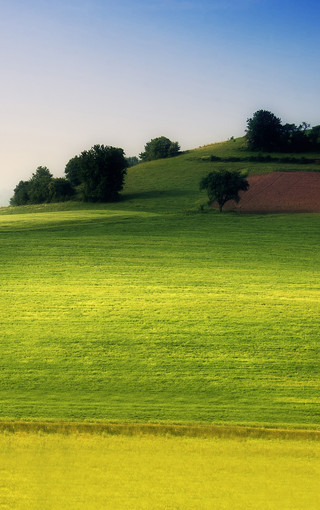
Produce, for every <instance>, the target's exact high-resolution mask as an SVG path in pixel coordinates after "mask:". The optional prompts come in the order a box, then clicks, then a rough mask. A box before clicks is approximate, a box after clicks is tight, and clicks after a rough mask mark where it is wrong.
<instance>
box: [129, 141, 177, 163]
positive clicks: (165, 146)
mask: <svg viewBox="0 0 320 510" xmlns="http://www.w3.org/2000/svg"><path fill="white" fill-rule="evenodd" d="M179 151H180V145H179V144H178V142H172V141H171V140H169V138H166V137H165V136H159V137H158V138H153V139H152V140H150V142H148V143H146V145H145V147H144V152H141V154H139V156H140V159H141V160H142V161H152V160H154V159H162V158H172V157H173V156H177V154H179Z"/></svg>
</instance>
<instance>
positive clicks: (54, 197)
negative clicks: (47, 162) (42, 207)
mask: <svg viewBox="0 0 320 510" xmlns="http://www.w3.org/2000/svg"><path fill="white" fill-rule="evenodd" d="M73 195H74V188H73V186H72V184H71V182H70V181H68V179H65V178H64V177H54V178H53V179H51V181H50V183H49V196H50V202H65V201H66V200H70V198H71V197H72V196H73Z"/></svg>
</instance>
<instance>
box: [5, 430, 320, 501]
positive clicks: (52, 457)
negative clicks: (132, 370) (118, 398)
mask: <svg viewBox="0 0 320 510" xmlns="http://www.w3.org/2000/svg"><path fill="white" fill-rule="evenodd" d="M0 476H1V483H0V508H1V509H14V510H43V509H46V510H50V509H59V510H67V509H68V510H69V509H78V510H82V509H90V510H98V509H102V508H108V509H115V510H122V509H130V510H142V509H148V510H151V509H152V510H157V509H158V510H160V509H161V510H163V509H174V510H189V509H197V510H198V509H201V510H212V509H213V508H217V509H218V508H219V509H228V510H231V509H232V510H233V509H235V508H236V509H237V510H279V509H281V510H292V509H299V510H317V509H318V508H319V503H320V498H319V476H320V443H319V442H313V441H311V442H310V441H302V442H300V441H298V442H297V441H287V440H271V439H269V440H267V439H259V440H254V439H248V440H241V441H240V440H225V439H213V438H211V439H209V438H207V439H203V438H202V439H199V438H190V437H175V438H173V437H170V436H169V437H156V436H150V435H146V436H133V437H128V436H110V435H107V436H104V435H102V436H101V435H88V434H73V435H61V434H53V435H42V434H32V433H31V434H23V433H18V434H15V435H12V434H3V433H0Z"/></svg>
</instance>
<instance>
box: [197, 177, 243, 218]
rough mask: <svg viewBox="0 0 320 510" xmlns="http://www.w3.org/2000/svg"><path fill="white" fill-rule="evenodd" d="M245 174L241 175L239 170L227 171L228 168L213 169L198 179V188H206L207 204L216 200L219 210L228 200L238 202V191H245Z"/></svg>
mask: <svg viewBox="0 0 320 510" xmlns="http://www.w3.org/2000/svg"><path fill="white" fill-rule="evenodd" d="M246 177H247V175H243V174H241V173H240V171H239V170H236V171H234V172H229V171H228V170H214V171H213V172H210V174H208V175H207V176H206V177H204V178H203V179H202V180H201V181H200V190H204V189H205V190H206V191H207V193H208V198H209V204H212V203H213V202H215V201H216V202H218V205H219V211H220V212H222V208H223V206H224V204H225V203H226V202H228V201H229V200H234V201H235V202H237V203H238V202H239V200H240V197H239V191H247V190H248V189H249V183H248V181H247V180H246Z"/></svg>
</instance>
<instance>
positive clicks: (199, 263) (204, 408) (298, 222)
mask: <svg viewBox="0 0 320 510" xmlns="http://www.w3.org/2000/svg"><path fill="white" fill-rule="evenodd" d="M76 216H77V215H75V218H73V219H72V221H70V220H71V217H70V214H69V213H68V214H66V213H65V212H63V211H61V212H56V213H55V219H54V221H51V220H52V217H51V216H50V217H48V216H47V215H46V214H44V215H43V216H42V215H41V213H40V214H39V213H37V214H34V217H33V216H32V214H30V215H28V218H27V220H26V218H24V215H21V216H20V217H21V223H20V222H19V221H17V220H15V221H12V223H10V224H9V223H8V221H7V218H8V216H1V217H0V218H1V219H0V235H1V247H0V250H1V255H0V257H1V258H0V260H1V266H0V271H1V294H0V301H1V303H0V304H1V308H0V323H1V331H2V334H1V340H0V343H1V353H2V354H1V362H0V363H1V373H2V378H1V389H0V396H1V405H0V415H1V416H2V417H4V418H5V417H6V418H10V419H26V418H27V419H55V420H76V421H79V420H107V421H127V420H129V421H130V420H131V421H152V422H163V421H179V422H185V421H187V422H190V421H195V422H216V423H219V422H236V423H254V424H259V423H269V424H275V425H276V424H291V425H295V426H298V425H302V426H306V425H307V426H312V427H313V426H317V424H318V423H319V418H320V413H319V396H318V387H319V370H318V360H319V342H318V338H319V336H318V335H319V333H318V326H319V320H318V318H319V312H320V300H319V250H318V246H319V221H320V219H319V217H318V216H317V215H299V216H252V217H244V216H241V217H240V216H236V215H232V214H227V215H221V216H219V215H216V214H203V215H201V214H198V215H190V216H185V215H182V214H181V215H180V214H176V215H168V214H165V215H162V216H161V215H158V214H157V215H156V214H151V215H146V214H141V215H140V213H135V214H134V215H130V214H127V213H123V212H120V211H113V213H112V214H111V213H110V211H106V212H104V211H103V209H101V210H100V212H99V214H97V213H96V212H94V213H93V212H92V211H91V212H90V211H89V210H88V211H86V210H83V211H82V212H81V220H80V221H79V222H78V221H77V217H76ZM2 220H3V221H4V224H3V228H1V222H2ZM25 221H27V223H25Z"/></svg>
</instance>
